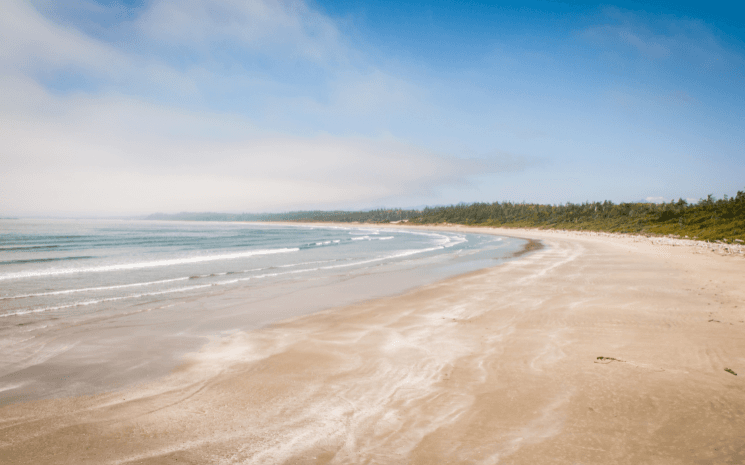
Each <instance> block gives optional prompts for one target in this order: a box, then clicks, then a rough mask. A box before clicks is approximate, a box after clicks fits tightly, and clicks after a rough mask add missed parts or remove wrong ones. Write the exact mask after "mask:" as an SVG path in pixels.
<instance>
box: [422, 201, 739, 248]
mask: <svg viewBox="0 0 745 465" xmlns="http://www.w3.org/2000/svg"><path fill="white" fill-rule="evenodd" d="M412 223H418V224H435V223H455V224H465V225H481V226H503V227H528V228H551V229H573V230H589V231H607V232H621V233H643V234H644V233H649V234H663V235H669V234H672V235H677V236H681V237H684V236H688V237H690V238H696V239H701V240H725V239H726V240H730V241H734V240H736V239H739V240H745V192H738V193H737V195H736V196H735V197H728V196H726V195H725V196H724V198H722V199H715V198H714V196H712V195H709V196H708V197H707V198H706V199H700V200H699V201H698V202H697V203H688V202H686V201H685V200H683V199H679V200H678V201H677V202H674V201H671V202H669V203H661V204H654V203H619V204H615V203H613V202H610V201H605V202H585V203H582V204H573V203H567V204H564V205H545V204H536V203H513V202H501V203H500V202H494V203H473V204H468V205H466V204H459V205H451V206H447V207H437V208H425V209H424V211H423V212H422V214H421V215H420V216H418V217H416V218H415V219H412Z"/></svg>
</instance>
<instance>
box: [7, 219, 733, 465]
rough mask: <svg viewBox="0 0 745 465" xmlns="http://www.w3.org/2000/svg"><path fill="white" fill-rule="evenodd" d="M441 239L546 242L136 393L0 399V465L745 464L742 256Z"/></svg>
mask: <svg viewBox="0 0 745 465" xmlns="http://www.w3.org/2000/svg"><path fill="white" fill-rule="evenodd" d="M323 224H326V223H323ZM355 226H357V225H355ZM374 227H376V228H378V227H380V225H375V226H374ZM388 227H402V225H390V226H388ZM413 228H416V229H420V228H422V227H420V226H413ZM427 229H428V228H427ZM438 229H440V228H438ZM442 230H453V231H459V232H473V233H477V234H479V233H481V234H488V233H493V234H498V235H505V236H511V237H520V238H525V239H532V240H535V241H543V242H545V243H546V245H547V247H546V248H544V249H540V250H535V251H534V252H533V253H530V254H526V255H523V256H522V257H520V258H518V259H515V260H511V261H508V262H506V263H504V264H502V265H499V266H496V267H492V268H487V269H484V270H479V271H475V272H471V273H468V274H465V275H460V276H456V277H453V278H448V279H446V280H444V281H440V282H437V283H434V284H430V285H426V286H422V287H419V288H416V289H413V290H411V291H408V292H406V293H404V294H402V295H396V296H391V297H385V298H382V299H375V300H372V301H366V302H361V303H357V304H353V305H350V306H345V307H341V308H334V309H330V310H324V311H321V312H319V313H315V314H312V315H305V316H299V317H296V318H292V319H290V320H284V321H282V322H278V323H275V324H272V325H270V326H269V327H267V328H264V329H261V330H257V331H252V332H245V333H238V334H234V335H232V336H228V337H226V338H222V339H220V340H214V341H212V342H211V343H210V344H208V345H207V346H206V347H204V348H203V349H202V350H200V351H199V352H197V353H193V354H190V356H189V357H188V359H187V362H186V363H184V364H183V365H182V366H181V367H180V368H179V369H178V370H177V371H176V372H174V373H173V374H172V375H171V376H169V377H168V378H167V379H163V380H159V381H156V382H154V383H151V384H149V385H147V386H140V387H136V388H133V389H130V390H127V391H125V392H115V393H108V394H102V395H98V396H92V397H83V398H73V399H53V400H45V401H37V402H32V403H27V404H14V405H11V406H6V407H2V408H0V418H1V419H2V420H0V427H2V428H3V429H4V431H5V433H6V434H5V439H4V440H3V442H2V443H1V445H0V454H5V456H6V457H10V463H24V462H35V463H60V462H65V461H71V462H76V463H125V462H134V461H143V463H162V462H165V461H168V460H176V459H178V461H179V462H182V461H186V462H193V463H206V462H209V463H213V462H224V463H360V462H365V461H373V462H377V463H401V462H405V463H440V462H445V461H448V460H450V461H451V462H452V461H456V462H457V461H460V462H467V463H484V464H486V463H498V462H500V461H505V460H506V461H508V462H510V463H541V462H542V461H545V459H546V457H551V458H552V461H553V462H554V463H575V462H577V461H582V462H589V463H640V462H650V461H659V462H664V463H671V462H673V463H701V462H711V463H727V462H731V463H737V462H741V461H743V460H745V441H743V440H742V439H743V437H742V434H741V433H740V431H745V419H744V418H743V416H742V415H741V414H738V413H737V412H742V411H744V410H745V396H743V393H745V387H744V386H745V385H743V380H742V374H745V357H744V356H743V355H742V354H743V353H745V337H743V333H744V331H745V321H744V320H745V312H744V311H743V308H744V307H745V289H744V288H743V285H742V284H741V283H740V279H739V277H741V276H742V275H743V274H744V273H743V271H745V262H742V261H741V260H739V259H732V257H726V256H720V255H718V254H704V253H699V252H698V251H697V250H696V248H695V247H681V246H677V245H675V244H655V243H653V241H644V240H641V239H638V240H637V239H634V238H628V237H620V238H619V237H605V236H602V235H599V234H598V235H581V234H570V233H556V232H547V231H535V230H513V229H510V230H498V229H490V230H486V229H485V228H473V229H472V228H465V227H458V226H456V227H451V228H448V229H445V228H442ZM526 246H527V244H526ZM598 357H603V358H602V359H599V358H598ZM726 368H728V369H731V370H733V371H734V372H737V373H738V374H739V375H738V376H735V375H733V374H731V373H730V372H727V371H725V369H726ZM185 425H189V427H188V428H185V427H184V426H185ZM125 437H126V438H128V440H127V441H122V439H123V438H125ZM81 438H84V439H82V440H81ZM117 438H119V439H117ZM55 453H56V454H57V455H52V454H55Z"/></svg>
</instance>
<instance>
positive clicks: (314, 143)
mask: <svg viewBox="0 0 745 465" xmlns="http://www.w3.org/2000/svg"><path fill="white" fill-rule="evenodd" d="M0 1H2V5H3V15H2V17H0V40H2V43H3V47H2V48H0V80H2V83H3V89H4V92H3V94H2V95H0V120H1V121H2V126H3V128H4V130H3V131H2V135H3V137H2V138H0V157H1V158H0V160H1V161H2V168H3V169H2V170H0V216H2V217H9V216H19V217H42V216H45V217H59V218H61V217H134V216H144V215H148V214H152V213H156V212H163V213H178V212H220V213H279V212H287V211H297V210H337V209H338V210H369V209H373V208H381V207H380V206H381V205H385V206H386V207H388V208H407V206H412V205H413V206H424V205H430V206H436V205H450V204H456V203H460V202H466V203H470V202H494V201H500V202H501V201H505V200H507V201H513V202H522V201H525V202H529V203H551V204H563V203H566V202H573V203H582V202H584V201H603V200H611V201H613V202H616V203H620V202H631V201H638V200H646V201H653V202H659V201H660V200H663V199H664V200H668V201H669V200H670V199H678V198H683V199H686V200H688V201H689V202H691V201H693V202H695V201H697V200H698V199H699V198H705V197H706V196H707V195H708V194H714V195H715V196H716V197H718V198H719V197H722V196H723V195H725V194H726V195H730V196H732V195H734V194H736V192H737V191H739V190H742V189H743V187H745V182H743V179H745V153H744V149H743V147H745V136H744V135H743V131H742V129H743V128H745V98H743V97H745V72H744V71H743V70H745V28H743V27H742V26H741V25H740V24H739V23H738V21H737V20H736V18H737V17H738V15H737V14H736V12H735V11H734V10H732V8H731V7H727V6H719V5H713V4H706V5H701V4H695V3H693V4H686V3H678V4H675V5H660V4H658V3H655V2H643V1H639V2H613V3H604V4H591V3H583V4H579V5H578V4H574V3H568V2H567V3H565V2H548V1H545V2H544V1H531V2H503V3H500V4H499V5H497V6H495V5H491V4H486V3H484V4H478V3H474V4H469V5H467V6H464V5H462V4H460V3H457V2H407V3H406V4H399V3H397V2H388V1H373V2H362V1H356V0H355V1H347V2H337V1H320V0H319V1H274V0H248V1H240V0H225V1H217V0H184V1H180V2H175V1H168V0H111V1H109V0H106V1H104V0H84V1H78V2H71V1H52V0H31V1H22V0H0ZM408 208H411V207H408Z"/></svg>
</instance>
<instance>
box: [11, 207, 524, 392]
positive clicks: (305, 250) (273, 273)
mask: <svg viewBox="0 0 745 465" xmlns="http://www.w3.org/2000/svg"><path fill="white" fill-rule="evenodd" d="M522 244H523V241H521V240H519V239H511V238H502V237H497V236H493V235H480V234H465V233H453V232H441V231H428V230H425V229H418V228H417V229H414V228H410V229H403V228H401V229H396V228H376V227H374V226H363V225H349V226H330V225H329V226H319V225H302V224H298V225H271V224H259V223H228V222H171V221H145V220H142V221H133V220H127V221H124V220H122V221H114V220H27V219H23V220H0V400H2V398H3V397H4V396H6V397H7V396H8V395H16V394H13V392H14V390H13V389H10V388H8V386H26V388H25V389H26V393H25V394H24V395H26V396H27V398H38V397H45V396H46V397H48V396H50V395H61V394H59V393H61V392H64V393H67V394H79V393H85V392H94V391H95V390H97V389H99V390H100V389H104V388H107V387H111V386H114V385H117V384H119V385H124V384H126V382H125V381H126V380H131V379H136V378H137V376H138V375H137V373H136V371H137V370H136V369H135V368H136V367H139V366H140V365H142V364H146V365H147V364H150V365H152V366H155V365H158V364H160V365H159V366H161V368H162V367H167V366H169V364H171V365H173V364H174V363H176V360H177V359H178V354H179V353H183V352H185V351H188V350H196V349H198V347H199V344H203V343H204V341H205V339H204V337H209V336H212V335H220V334H225V333H227V332H230V331H236V330H250V329H255V328H259V327H261V326H264V325H266V324H269V323H272V322H274V321H277V320H281V319H285V318H289V317H294V316H298V315H302V314H306V313H310V312H313V311H318V310H321V309H325V308H330V307H337V306H340V305H344V304H350V303H354V302H355V301H359V300H362V299H368V298H375V297H382V296H385V295H391V294H394V293H398V292H403V291H406V290H407V289H410V288H412V287H415V286H419V285H423V284H427V283H431V282H434V281H436V280H439V279H442V278H446V277H448V276H452V275H456V274H461V273H466V272H469V271H474V270H477V269H480V268H485V267H489V266H494V265H497V264H498V263H499V261H501V260H505V259H508V258H509V257H510V256H511V254H512V253H513V252H515V251H517V250H519V249H520V247H521V246H522ZM122 328H126V331H125V330H122ZM174 341H176V342H174ZM135 350H141V351H142V354H141V355H137V354H134V355H132V354H133V351H135ZM125 353H128V354H129V355H127V356H125V355H124V354H125ZM61 354H64V355H61ZM140 358H142V359H144V361H140V360H139V359H140ZM107 360H108V361H107ZM158 360H161V361H160V362H159V361H158ZM140 362H142V363H140ZM117 363H118V364H119V365H120V366H119V368H118V369H117V370H115V371H119V372H122V373H125V372H126V373H128V374H127V376H126V377H125V376H124V375H122V380H120V381H117V379H115V378H114V377H112V375H110V374H109V375H105V376H104V375H103V374H101V375H96V376H93V377H91V376H88V375H89V374H90V373H92V371H91V369H90V368H87V369H86V368H85V366H93V365H96V364H97V366H98V365H100V366H103V365H106V366H114V365H116V364H117ZM44 364H46V365H47V366H46V368H45V367H44V366H43V365H44ZM50 367H51V368H50ZM50 370H51V371H50ZM128 370H134V371H128ZM143 370H144V368H143ZM109 371H110V370H109ZM161 371H162V370H161ZM47 372H52V373H55V375H54V376H52V377H49V375H48V374H47ZM64 372H69V373H70V374H69V375H65V376H64V377H62V378H60V379H64V380H67V381H65V382H62V381H59V379H58V377H57V374H59V373H64ZM156 372H158V370H157V369H155V368H152V369H151V370H150V372H149V373H156ZM74 373H78V375H74ZM143 373H144V372H143ZM76 376H77V377H78V378H80V379H79V380H78V382H77V386H79V387H78V388H76V389H72V388H69V380H70V379H74V378H75V377H76ZM86 376H88V378H90V379H87V378H86ZM106 376H108V378H106ZM141 376H145V375H144V374H143V375H141ZM47 378H48V379H47ZM45 379H46V381H45ZM86 379H87V381H86ZM107 379H108V381H107ZM65 383H67V384H65ZM86 383H87V384H86ZM3 386H5V387H3ZM29 386H36V387H34V390H32V389H31V388H30V387H29ZM14 389H15V388H14ZM19 389H21V388H19ZM71 389H72V390H71ZM32 391H33V392H32ZM19 392H20V391H19ZM55 393H57V394H55Z"/></svg>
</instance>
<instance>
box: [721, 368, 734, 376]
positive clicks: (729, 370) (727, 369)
mask: <svg viewBox="0 0 745 465" xmlns="http://www.w3.org/2000/svg"><path fill="white" fill-rule="evenodd" d="M724 371H726V372H727V373H732V374H733V375H735V376H737V373H735V372H734V371H732V369H731V368H725V369H724Z"/></svg>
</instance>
